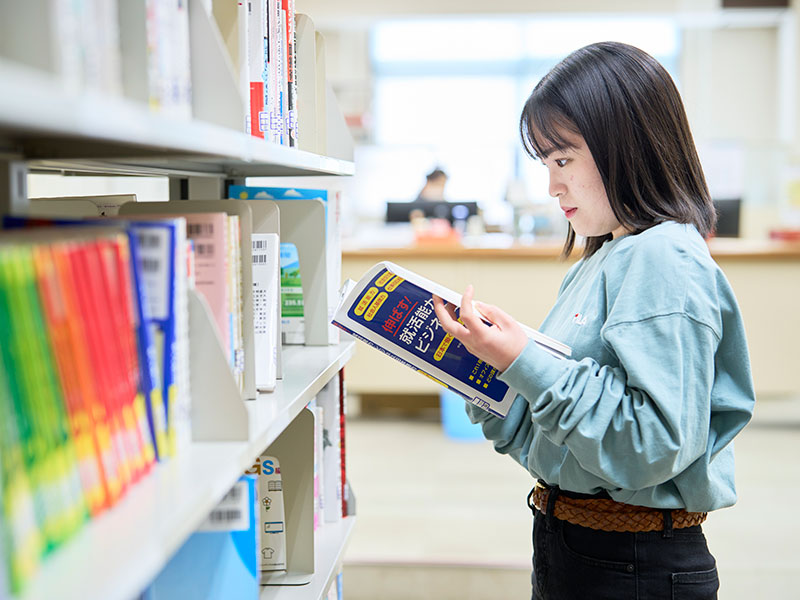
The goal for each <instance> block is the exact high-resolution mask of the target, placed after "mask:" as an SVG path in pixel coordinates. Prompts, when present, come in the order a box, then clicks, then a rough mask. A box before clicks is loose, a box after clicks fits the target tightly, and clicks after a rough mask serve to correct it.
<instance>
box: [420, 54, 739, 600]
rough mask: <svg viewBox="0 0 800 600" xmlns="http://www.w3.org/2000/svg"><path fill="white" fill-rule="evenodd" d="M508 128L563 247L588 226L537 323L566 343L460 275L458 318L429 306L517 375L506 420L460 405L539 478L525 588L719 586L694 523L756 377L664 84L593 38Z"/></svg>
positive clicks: (578, 597)
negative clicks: (532, 164)
mask: <svg viewBox="0 0 800 600" xmlns="http://www.w3.org/2000/svg"><path fill="white" fill-rule="evenodd" d="M520 130H521V133H522V139H523V143H524V145H525V148H526V150H527V151H528V153H529V154H530V155H531V156H532V157H534V158H536V159H538V160H541V161H542V162H543V163H544V165H545V166H546V167H547V169H548V171H549V173H550V190H549V191H550V194H551V195H552V196H554V197H555V198H557V199H558V202H559V204H560V206H561V208H562V210H563V211H564V215H565V216H566V218H567V220H568V221H569V233H568V236H567V240H566V243H565V246H564V255H565V256H566V255H569V254H570V252H571V251H572V250H573V246H574V244H575V238H576V236H581V237H582V238H584V240H585V241H584V250H583V256H582V258H581V260H579V261H578V262H577V263H576V264H575V265H574V266H573V267H572V268H571V269H570V270H569V272H568V273H567V275H566V277H565V279H564V281H563V283H562V285H561V289H560V290H559V293H558V298H557V300H556V303H555V306H553V308H552V310H551V311H550V313H549V314H548V316H547V318H546V319H545V321H544V322H543V323H542V325H541V326H540V330H541V331H542V332H543V333H546V334H548V335H550V336H551V337H554V338H556V339H558V340H559V341H561V342H564V343H566V344H568V345H569V346H570V347H571V348H572V356H571V357H570V358H569V359H558V358H555V357H554V356H552V355H550V354H548V353H547V352H545V351H543V350H542V349H540V348H539V347H538V346H537V345H536V344H535V343H534V342H532V341H530V340H528V338H527V337H526V335H525V333H524V332H523V331H522V330H521V328H520V327H519V326H518V325H517V323H516V322H515V321H514V320H513V319H512V318H511V317H509V316H508V315H507V314H506V313H504V312H503V311H502V310H500V309H499V308H497V307H494V306H489V305H485V304H480V303H476V304H475V306H473V301H472V299H473V288H472V286H469V287H468V288H467V290H466V292H465V294H464V296H463V301H462V304H461V307H460V315H458V316H459V317H460V321H459V320H457V315H456V312H455V309H456V308H457V307H454V306H445V305H444V304H443V302H442V300H441V299H438V298H436V299H435V309H436V314H437V316H438V318H439V320H440V322H441V325H442V327H443V328H444V329H445V331H446V332H448V333H450V334H452V335H453V336H455V337H456V338H457V339H458V340H459V341H461V343H463V344H464V345H465V346H466V347H467V349H468V350H470V351H471V352H472V353H473V354H475V355H476V356H477V357H479V358H480V359H482V360H484V361H486V362H487V363H489V364H491V365H492V366H494V367H496V368H497V369H498V370H499V371H501V372H502V373H501V375H500V379H501V380H502V381H504V382H505V383H507V384H508V385H509V386H510V387H511V388H513V389H514V390H516V391H517V392H518V396H517V398H516V400H515V402H514V404H513V406H512V408H511V411H510V413H509V414H508V416H507V418H506V419H504V420H503V419H499V418H497V417H495V416H493V415H490V414H489V413H487V412H484V411H483V410H481V409H480V408H477V407H475V406H472V405H468V406H467V410H468V412H469V414H470V417H471V418H472V420H473V421H475V422H480V423H481V424H482V427H483V432H484V434H485V436H486V437H487V438H488V439H490V440H493V442H494V447H495V449H496V450H497V451H498V452H501V453H504V454H509V455H510V456H511V457H512V458H513V459H514V460H516V461H518V462H519V463H520V464H521V465H522V466H523V467H525V468H526V469H528V471H529V472H530V473H531V475H533V477H534V478H535V479H536V480H537V481H536V485H535V486H534V488H533V490H532V491H531V493H530V494H529V496H528V502H529V506H531V509H532V510H533V512H534V515H535V516H534V526H533V548H534V551H533V576H532V583H533V598H537V599H546V600H553V599H559V600H560V599H574V600H587V599H590V600H598V599H603V598H608V599H613V600H627V599H631V600H632V599H644V598H659V599H660V598H665V599H669V598H672V599H680V598H691V599H706V598H716V597H717V589H718V587H719V580H718V576H717V570H716V564H715V560H714V558H713V556H712V555H711V554H710V552H709V550H708V547H707V545H706V540H705V536H704V534H703V532H702V528H701V525H700V523H702V521H703V520H705V518H706V514H707V513H708V512H710V511H713V510H716V509H718V508H723V507H726V506H730V505H732V504H733V503H734V502H735V501H736V491H735V487H734V459H733V444H732V443H731V442H732V440H733V438H734V437H735V436H736V434H737V433H738V432H739V431H741V430H742V428H743V427H744V426H745V425H746V424H747V422H748V421H749V419H750V417H751V415H752V410H753V403H754V392H753V386H752V381H751V376H750V364H749V358H748V352H747V344H746V340H745V332H744V326H743V324H742V319H741V316H740V313H739V309H738V307H737V303H736V299H735V298H734V295H733V292H732V290H731V288H730V286H729V284H728V282H727V280H726V278H725V276H724V275H723V273H722V272H721V270H720V269H719V267H718V266H717V265H716V263H715V262H714V261H713V260H712V259H711V257H710V255H709V252H708V247H707V245H706V243H705V240H704V237H706V236H708V235H709V234H710V233H711V232H712V228H713V225H714V220H715V214H714V208H713V205H712V203H711V200H710V198H709V194H708V190H707V187H706V184H705V180H704V177H703V172H702V169H701V167H700V163H699V161H698V158H697V153H696V151H695V147H694V142H693V140H692V135H691V133H690V131H689V126H688V123H687V119H686V115H685V113H684V109H683V104H682V102H681V99H680V96H679V94H678V91H677V89H676V88H675V85H674V83H673V82H672V80H671V78H670V76H669V75H668V74H667V72H666V71H665V70H664V68H663V67H662V66H661V65H660V64H659V63H658V62H657V61H656V60H654V59H653V58H652V57H651V56H649V55H648V54H646V53H645V52H642V51H641V50H638V49H637V48H634V47H631V46H628V45H624V44H620V43H612V42H606V43H599V44H593V45H590V46H587V47H585V48H582V49H580V50H577V51H576V52H574V53H573V54H571V55H570V56H568V57H567V58H566V59H564V60H563V61H562V62H561V63H559V64H558V65H557V66H556V67H555V68H553V70H552V71H551V72H550V73H548V74H547V75H546V76H545V77H544V78H543V79H542V80H541V81H540V82H539V83H538V84H537V85H536V87H535V88H534V90H533V92H532V93H531V96H530V98H529V99H528V101H527V102H526V104H525V107H524V109H523V112H522V118H521V121H520ZM487 322H491V325H489V324H488V323H487Z"/></svg>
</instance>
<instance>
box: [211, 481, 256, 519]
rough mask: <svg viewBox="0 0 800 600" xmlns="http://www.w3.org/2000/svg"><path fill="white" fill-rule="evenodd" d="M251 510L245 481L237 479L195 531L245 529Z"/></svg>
mask: <svg viewBox="0 0 800 600" xmlns="http://www.w3.org/2000/svg"><path fill="white" fill-rule="evenodd" d="M252 510H253V508H252V507H250V506H248V505H247V482H246V481H239V482H238V483H236V485H234V486H233V487H232V488H231V491H229V492H228V493H227V494H225V496H224V497H223V498H222V500H220V501H219V504H217V506H216V507H215V508H214V510H212V511H211V512H210V513H209V515H208V517H207V518H206V520H205V521H204V522H203V523H201V524H200V526H199V527H198V528H197V531H247V529H249V527H250V512H251V511H252Z"/></svg>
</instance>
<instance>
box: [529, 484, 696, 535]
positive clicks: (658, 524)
mask: <svg viewBox="0 0 800 600" xmlns="http://www.w3.org/2000/svg"><path fill="white" fill-rule="evenodd" d="M549 496H550V490H549V489H547V488H545V487H542V486H541V485H540V484H538V483H537V485H536V487H535V488H534V489H533V493H532V501H533V505H534V506H535V507H536V509H537V510H539V511H540V512H541V513H542V514H547V511H546V509H547V499H548V498H549ZM669 512H670V514H671V515H672V527H673V528H674V529H682V528H684V527H692V526H694V525H699V524H700V523H702V522H703V521H705V520H706V517H707V516H708V513H704V512H699V513H698V512H687V511H686V510H684V509H678V510H671V511H669ZM553 513H554V516H555V517H556V518H557V519H560V520H561V521H567V522H569V523H572V524H573V525H580V526H582V527H588V528H590V529H599V530H601V531H628V532H633V531H660V530H662V529H664V511H662V510H659V509H657V508H649V507H647V506H634V505H633V504H625V503H623V502H617V501H615V500H611V499H610V498H586V499H581V498H570V497H569V496H566V495H564V494H559V496H558V497H557V499H556V503H555V509H554V511H553Z"/></svg>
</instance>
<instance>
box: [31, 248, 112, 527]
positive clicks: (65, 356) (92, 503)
mask: <svg viewBox="0 0 800 600" xmlns="http://www.w3.org/2000/svg"><path fill="white" fill-rule="evenodd" d="M62 251H63V249H58V248H54V249H51V248H50V247H49V246H45V245H42V246H37V247H35V248H34V264H35V267H36V276H37V283H38V285H37V288H38V290H39V297H40V300H41V303H42V307H43V312H44V317H45V322H46V324H47V332H48V335H49V338H50V343H51V346H52V348H53V356H54V358H55V362H56V371H57V373H58V378H59V381H60V383H61V389H62V392H63V394H64V404H65V409H66V415H67V421H68V423H69V428H70V432H71V434H72V439H73V443H74V445H75V455H76V458H77V461H78V473H79V475H80V480H81V487H82V489H83V494H84V497H85V499H86V502H87V505H88V507H89V512H90V513H91V514H92V515H97V514H99V513H100V512H102V511H103V509H104V508H106V507H107V505H108V500H107V497H106V492H105V487H104V486H105V483H104V479H105V476H104V474H103V468H102V464H101V462H100V456H99V452H98V449H97V444H96V439H95V432H94V427H93V423H92V419H91V415H90V414H89V412H88V407H87V406H86V404H85V402H84V393H85V391H86V390H85V382H84V380H83V377H82V375H81V366H80V361H81V360H85V359H84V358H83V355H82V350H83V349H82V348H80V347H79V346H80V341H79V340H78V339H76V336H75V328H74V327H72V326H71V324H70V321H73V320H74V317H72V318H71V315H74V313H71V312H70V311H69V310H68V306H69V305H70V302H69V294H68V292H67V290H62V288H61V282H60V281H59V274H58V272H57V269H58V268H59V267H58V266H57V263H56V259H55V256H56V255H57V254H58V253H59V252H62Z"/></svg>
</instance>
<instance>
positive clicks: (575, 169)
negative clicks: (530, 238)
mask: <svg viewBox="0 0 800 600" xmlns="http://www.w3.org/2000/svg"><path fill="white" fill-rule="evenodd" d="M559 133H560V135H561V137H562V139H564V140H566V141H567V142H568V143H569V147H567V148H565V149H562V150H553V151H551V152H548V153H547V154H546V155H545V156H542V157H541V160H542V163H544V165H545V166H546V167H547V170H548V171H549V172H550V188H549V193H550V195H551V196H553V197H554V198H558V204H559V206H560V207H561V210H563V211H564V215H565V216H566V217H567V220H568V221H569V222H570V224H571V225H572V228H573V229H574V230H575V233H576V234H578V235H580V236H583V237H598V236H603V235H607V234H609V233H611V234H613V236H614V237H617V236H619V235H622V234H624V233H625V228H624V227H623V226H622V225H621V224H620V222H619V221H618V220H617V218H616V217H615V216H614V212H613V211H612V210H611V204H610V203H609V202H608V195H607V194H606V189H605V186H604V185H603V180H602V178H601V177H600V172H599V171H598V170H597V165H595V163H594V158H592V153H591V152H590V151H589V147H588V146H587V145H586V141H585V140H584V139H583V136H581V135H579V134H577V133H572V132H571V131H561V132H559Z"/></svg>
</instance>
